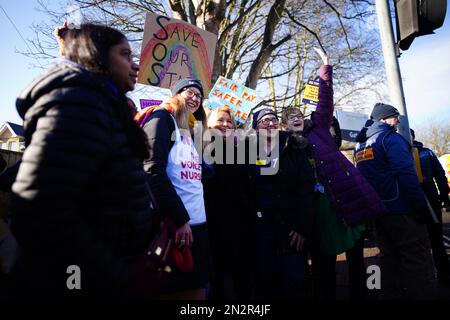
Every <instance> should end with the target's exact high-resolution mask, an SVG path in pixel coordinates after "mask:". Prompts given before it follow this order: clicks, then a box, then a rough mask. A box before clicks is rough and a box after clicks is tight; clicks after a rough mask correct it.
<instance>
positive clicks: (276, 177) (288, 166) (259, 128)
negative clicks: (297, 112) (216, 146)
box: [250, 109, 314, 299]
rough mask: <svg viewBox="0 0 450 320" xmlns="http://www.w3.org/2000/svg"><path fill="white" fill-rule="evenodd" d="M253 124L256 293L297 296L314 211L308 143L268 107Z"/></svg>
mask: <svg viewBox="0 0 450 320" xmlns="http://www.w3.org/2000/svg"><path fill="white" fill-rule="evenodd" d="M253 128H254V129H255V130H256V137H257V139H256V141H258V157H257V159H256V162H253V163H254V165H252V169H251V181H252V185H253V190H254V200H255V206H256V212H255V221H256V225H255V239H256V262H255V270H256V275H255V276H256V278H255V293H256V297H257V298H264V299H268V298H269V299H280V298H284V299H301V298H304V287H303V285H304V283H303V281H304V277H305V275H306V274H307V272H308V266H307V259H306V258H307V256H306V250H305V249H306V246H307V244H308V242H309V241H310V236H311V231H312V224H313V209H314V208H313V200H314V198H313V197H314V175H313V171H312V168H311V166H310V164H309V162H308V156H307V153H306V149H305V147H306V144H302V143H301V141H298V140H297V137H296V136H293V135H290V134H288V133H286V132H282V131H279V130H278V116H277V114H276V113H275V112H274V111H272V110H271V109H262V110H260V111H258V112H256V113H255V114H254V115H253ZM250 150H251V149H250ZM251 158H252V157H250V159H251Z"/></svg>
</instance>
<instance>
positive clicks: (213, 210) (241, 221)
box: [202, 106, 254, 300]
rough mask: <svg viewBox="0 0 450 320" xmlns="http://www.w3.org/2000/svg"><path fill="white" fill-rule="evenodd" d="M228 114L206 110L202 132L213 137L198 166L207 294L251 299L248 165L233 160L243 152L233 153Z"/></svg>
mask: <svg viewBox="0 0 450 320" xmlns="http://www.w3.org/2000/svg"><path fill="white" fill-rule="evenodd" d="M233 116H234V115H233V111H232V110H231V109H230V108H229V107H227V106H225V107H221V108H217V109H214V110H213V111H212V112H211V114H210V115H209V118H208V128H209V132H208V133H210V135H211V136H213V137H214V138H212V139H211V140H213V141H212V142H211V143H208V142H206V143H207V145H206V148H205V151H204V159H206V162H208V163H210V165H207V164H204V173H203V177H202V180H203V187H204V196H205V207H206V216H207V222H208V231H209V238H210V243H211V251H212V260H213V278H212V281H211V285H210V295H209V298H210V299H213V300H221V299H224V298H233V296H234V297H236V298H238V299H249V298H250V297H251V274H252V269H253V266H252V252H253V241H254V239H253V223H252V218H253V215H252V212H253V209H252V206H251V201H250V199H249V191H250V180H249V170H248V169H249V166H248V165H247V164H244V163H243V161H241V162H240V163H238V158H239V157H240V156H241V157H245V153H242V154H238V152H239V151H240V150H239V149H238V145H237V144H238V142H239V140H238V139H237V138H238V137H237V136H235V135H234V129H235V128H236V125H235V122H234V119H233ZM205 136H207V135H205ZM242 142H244V141H242ZM242 151H244V150H242ZM231 152H233V154H231ZM229 153H230V154H229ZM207 158H210V159H207ZM227 279H231V283H232V284H233V289H234V290H233V291H234V292H229V291H228V292H227V291H226V290H225V288H226V287H227V286H226V283H227Z"/></svg>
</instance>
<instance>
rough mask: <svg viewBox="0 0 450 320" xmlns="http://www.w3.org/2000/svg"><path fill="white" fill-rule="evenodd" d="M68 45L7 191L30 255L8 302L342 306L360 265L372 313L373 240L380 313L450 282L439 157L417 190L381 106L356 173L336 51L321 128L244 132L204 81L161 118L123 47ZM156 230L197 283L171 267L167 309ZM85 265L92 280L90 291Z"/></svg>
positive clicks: (185, 86) (8, 277)
mask: <svg viewBox="0 0 450 320" xmlns="http://www.w3.org/2000/svg"><path fill="white" fill-rule="evenodd" d="M55 35H56V36H57V39H58V41H59V44H60V48H61V55H62V57H61V59H59V60H58V62H57V63H55V64H54V65H53V67H52V68H51V69H50V70H48V72H47V73H45V74H44V75H43V76H41V77H40V78H38V79H36V80H34V81H33V82H32V83H31V84H30V85H29V86H28V87H27V88H26V89H25V90H24V91H23V92H22V93H21V94H20V96H19V97H18V99H17V110H18V112H19V114H20V116H21V117H22V118H23V121H24V122H23V124H24V132H25V142H26V149H25V152H24V154H23V158H22V161H21V162H20V163H19V164H17V165H16V166H15V167H13V168H11V170H9V171H10V172H11V171H12V172H13V173H14V174H13V176H12V178H11V174H9V175H8V177H9V178H8V179H7V181H6V179H5V178H4V177H5V176H6V175H5V174H3V175H2V176H1V179H2V186H3V185H6V187H5V191H10V192H11V193H12V203H11V206H10V208H9V210H8V217H2V221H3V222H7V227H8V228H10V231H11V232H10V236H13V238H14V241H17V243H16V247H17V250H15V251H17V256H14V258H12V256H10V254H9V253H8V254H3V253H2V256H1V258H2V269H3V270H2V274H4V275H5V276H2V283H3V284H4V285H5V286H4V288H6V289H5V291H4V292H5V293H6V296H7V297H9V298H12V299H19V298H23V297H28V298H30V297H31V298H35V297H40V298H43V297H45V298H59V299H61V298H92V297H94V298H108V297H109V298H136V297H137V298H152V299H161V300H180V299H182V300H206V299H209V300H222V299H229V298H237V299H287V300H294V299H296V300H297V299H315V300H326V299H336V257H337V255H338V254H341V253H344V252H345V253H346V260H347V263H348V268H349V280H350V286H349V287H350V298H351V299H364V298H365V296H366V293H367V291H366V290H367V287H366V276H367V275H366V266H365V262H364V252H363V249H364V239H365V238H366V236H367V235H368V234H369V233H371V232H375V234H376V239H377V243H378V246H379V248H380V251H381V253H380V266H381V273H382V276H381V281H382V284H381V297H382V298H385V299H405V298H406V299H433V298H435V297H436V275H437V276H438V277H439V279H444V280H448V279H450V263H449V260H448V257H447V254H446V252H445V248H444V246H443V243H442V213H441V205H442V204H444V205H448V202H449V199H448V192H449V190H448V185H447V182H446V181H444V180H443V178H442V171H443V170H442V168H440V166H439V163H438V162H437V160H436V156H435V155H434V154H433V152H432V151H431V150H429V149H426V148H423V146H422V145H421V144H420V143H419V142H415V146H417V147H418V148H419V154H420V163H421V168H422V170H421V174H420V175H418V173H417V171H416V168H415V162H414V158H413V155H412V151H411V150H412V149H411V146H410V145H409V143H408V142H407V141H406V140H405V139H404V138H403V137H402V136H401V135H399V134H398V133H396V126H397V125H398V123H399V112H398V110H397V109H395V108H394V107H393V106H390V105H387V104H383V103H378V104H376V105H375V107H374V108H373V111H372V114H371V120H370V121H368V122H367V123H366V127H364V128H363V129H362V130H361V132H360V134H359V135H358V138H357V140H358V144H357V145H356V147H355V164H356V165H355V164H353V163H352V162H350V161H349V160H348V159H347V158H346V157H345V156H344V155H343V154H342V153H341V152H340V151H339V147H340V143H341V138H340V132H339V131H340V130H339V124H338V123H337V121H336V119H335V118H334V117H333V112H334V102H333V75H332V74H333V69H332V66H331V65H330V64H329V58H328V56H327V54H326V53H325V52H323V51H322V50H319V49H316V51H317V54H318V55H319V56H320V58H321V59H322V62H323V65H322V66H321V67H320V75H319V100H318V105H317V108H316V110H315V111H314V112H313V113H312V114H311V116H310V118H306V117H305V116H304V114H303V113H302V112H301V110H300V108H299V107H297V106H292V107H289V108H285V109H283V110H282V113H281V115H279V114H278V113H277V112H276V111H274V109H271V108H260V109H259V110H257V111H255V112H253V117H252V119H251V128H249V129H248V130H246V131H245V132H244V133H242V131H239V130H237V125H236V123H235V120H234V114H233V110H232V109H230V108H229V107H227V106H223V107H221V108H217V109H214V110H207V108H205V107H204V106H203V99H204V93H205V92H204V88H203V86H202V83H201V82H200V81H198V80H197V79H192V78H186V79H180V80H179V81H178V82H176V84H175V85H174V86H173V87H172V88H171V92H172V96H171V97H170V98H169V99H167V100H166V101H165V102H164V103H163V104H161V105H160V106H156V107H151V108H147V109H144V110H142V111H139V112H138V111H137V110H136V107H135V106H134V104H133V102H132V100H131V99H129V98H127V96H126V93H127V92H129V91H132V90H133V89H134V86H135V82H136V77H137V73H138V71H139V68H138V66H137V65H136V64H135V63H134V61H133V58H132V54H131V49H130V45H129V43H128V40H127V39H126V37H125V36H124V35H123V34H122V33H121V32H119V31H117V30H115V29H113V28H111V27H107V26H102V25H97V24H82V25H81V26H79V27H78V28H69V27H68V26H67V24H64V25H63V26H62V27H60V28H58V29H57V30H56V32H55ZM199 130H200V132H203V133H202V134H201V135H198V134H197V132H198V131H199ZM199 140H200V141H199ZM14 169H16V170H15V171H14ZM2 170H3V169H2ZM0 171H1V170H0ZM434 179H435V180H436V182H437V183H438V188H439V193H438V191H437V190H436V188H435V186H434ZM2 188H3V187H2ZM153 195H154V197H153ZM157 208H158V211H159V212H158V213H157V212H156V211H157ZM430 210H433V212H434V216H435V217H436V221H433V220H430V219H429V218H430V217H432V216H433V215H432V214H431V212H430ZM157 214H161V215H162V216H163V217H164V218H165V219H169V220H170V221H172V222H173V224H174V225H175V232H174V236H173V242H174V245H175V246H177V247H178V248H185V249H186V250H189V251H190V254H191V255H192V260H193V267H192V268H189V270H184V269H183V268H177V267H176V265H173V267H172V270H171V272H169V273H168V276H167V282H166V283H165V285H164V286H163V287H162V288H161V290H160V291H159V292H157V293H156V295H155V293H154V290H153V287H154V285H155V283H154V282H153V279H154V278H153V277H152V276H151V275H149V274H148V273H149V272H150V271H149V269H148V268H146V259H145V257H146V255H147V248H148V245H149V243H150V242H151V240H152V237H154V227H153V224H152V221H153V219H154V217H155V215H157ZM1 240H2V239H0V241H1ZM430 240H431V242H430ZM430 243H431V244H430ZM1 245H2V246H3V243H1ZM0 252H3V251H0ZM8 255H9V256H8ZM5 258H7V259H6V260H8V268H7V269H6V268H4V265H5V264H4V263H3V261H6V260H5ZM70 266H76V267H77V268H79V270H81V273H80V287H79V288H76V289H75V290H74V289H73V288H69V287H70V286H68V282H67V281H68V280H67V279H68V277H69V275H70V274H69V273H68V267H70ZM436 270H437V273H436ZM230 292H232V297H231V296H230Z"/></svg>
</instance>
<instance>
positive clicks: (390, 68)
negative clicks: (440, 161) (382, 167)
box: [375, 0, 411, 143]
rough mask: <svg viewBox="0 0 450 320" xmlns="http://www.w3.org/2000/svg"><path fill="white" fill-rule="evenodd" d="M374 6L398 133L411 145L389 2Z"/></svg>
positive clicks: (383, 0)
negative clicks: (397, 117)
mask: <svg viewBox="0 0 450 320" xmlns="http://www.w3.org/2000/svg"><path fill="white" fill-rule="evenodd" d="M375 5H376V10H377V17H378V26H379V29H380V37H381V46H382V47H383V56H384V66H385V68H386V76H387V80H388V87H389V90H390V93H391V99H392V101H393V105H394V107H396V108H397V109H398V111H399V112H400V115H401V116H400V125H399V126H398V133H400V134H401V135H402V136H403V137H404V138H405V139H406V140H407V141H409V142H410V143H411V133H410V132H409V121H408V113H407V112H406V103H405V95H404V93H403V85H402V78H401V75H400V67H399V65H398V60H397V53H396V47H395V46H396V45H395V40H394V31H393V28H392V21H391V11H390V8H389V0H376V2H375Z"/></svg>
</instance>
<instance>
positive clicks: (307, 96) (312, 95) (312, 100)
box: [302, 80, 319, 106]
mask: <svg viewBox="0 0 450 320" xmlns="http://www.w3.org/2000/svg"><path fill="white" fill-rule="evenodd" d="M317 101H319V81H315V80H308V83H307V84H306V86H305V91H304V93H303V99H302V102H304V103H307V104H312V105H315V106H317Z"/></svg>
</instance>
